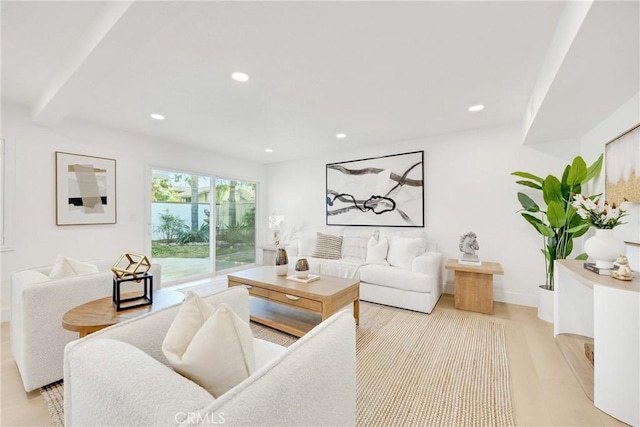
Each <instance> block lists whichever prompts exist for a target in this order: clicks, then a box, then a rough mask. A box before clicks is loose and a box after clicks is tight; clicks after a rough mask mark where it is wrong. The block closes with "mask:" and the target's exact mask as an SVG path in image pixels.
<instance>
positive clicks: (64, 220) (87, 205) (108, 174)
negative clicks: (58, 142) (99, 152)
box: [56, 151, 117, 225]
mask: <svg viewBox="0 0 640 427" xmlns="http://www.w3.org/2000/svg"><path fill="white" fill-rule="evenodd" d="M116 215H117V214H116V161H115V160H114V159H105V158H103V157H94V156H83V155H80V154H72V153H64V152H61V151H56V224H58V225H82V224H115V223H116Z"/></svg>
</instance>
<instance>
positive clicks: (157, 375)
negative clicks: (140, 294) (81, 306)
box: [64, 287, 356, 426]
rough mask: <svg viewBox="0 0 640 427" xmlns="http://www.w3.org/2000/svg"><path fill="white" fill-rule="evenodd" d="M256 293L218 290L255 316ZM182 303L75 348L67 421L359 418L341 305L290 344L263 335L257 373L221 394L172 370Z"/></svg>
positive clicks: (67, 370) (351, 338)
mask: <svg viewBox="0 0 640 427" xmlns="http://www.w3.org/2000/svg"><path fill="white" fill-rule="evenodd" d="M248 299H249V293H248V292H247V289H246V288H244V287H234V288H230V289H226V290H224V291H221V292H218V293H215V294H212V295H209V296H207V297H205V300H206V301H207V302H208V303H209V304H212V305H216V304H220V303H222V302H225V303H227V304H229V305H230V306H231V307H232V309H233V310H234V311H235V312H236V313H237V314H238V315H239V316H240V317H241V318H242V319H243V320H244V321H246V322H248V321H249V300H248ZM178 309H179V306H173V307H168V308H166V309H163V310H158V311H155V312H151V313H149V314H146V315H144V316H141V317H138V318H135V319H132V320H130V321H127V322H123V323H120V324H117V325H114V326H112V327H109V328H106V329H103V330H101V331H98V332H96V333H94V334H91V335H88V336H87V337H85V338H82V339H80V340H77V341H74V342H72V343H70V344H68V345H67V347H66V349H65V359H64V385H65V388H64V404H65V409H64V415H65V425H66V426H74V425H78V426H98V425H99V426H109V425H114V426H124V425H141V426H142V425H144V426H152V425H156V426H160V425H162V426H166V425H178V424H180V425H212V424H221V425H231V426H235V425H241V426H257V425H260V426H276V425H277V426H316V425H318V426H320V425H321V426H342V425H355V418H356V340H355V325H354V320H353V316H352V315H351V314H350V313H349V312H347V311H342V312H339V313H336V314H334V315H333V316H332V317H330V318H329V319H327V320H326V321H324V322H322V323H321V324H320V325H318V326H317V327H315V328H314V329H313V330H312V331H310V332H309V333H308V334H306V335H305V336H304V337H302V338H301V339H299V340H298V341H296V342H295V343H294V344H292V345H291V346H290V347H288V348H284V347H281V346H279V345H276V344H273V343H270V342H267V341H263V340H260V339H254V351H255V355H256V371H255V372H254V373H253V374H252V375H251V376H249V377H248V378H247V379H246V380H244V381H242V382H241V383H240V384H238V385H236V386H235V387H233V388H232V389H231V390H229V391H227V392H226V393H224V394H223V395H221V396H219V397H218V398H217V399H215V398H214V397H213V396H212V395H210V394H209V393H208V392H207V391H205V389H203V388H201V387H200V386H198V385H197V384H195V383H194V382H192V381H190V380H188V379H187V378H185V377H183V376H181V375H179V374H178V373H176V372H175V371H173V370H172V369H171V368H170V367H169V365H168V361H167V360H166V358H165V357H164V354H163V353H162V342H163V340H164V337H165V335H166V333H167V330H168V329H169V327H170V325H171V323H172V321H173V319H174V317H175V315H176V313H177V312H178Z"/></svg>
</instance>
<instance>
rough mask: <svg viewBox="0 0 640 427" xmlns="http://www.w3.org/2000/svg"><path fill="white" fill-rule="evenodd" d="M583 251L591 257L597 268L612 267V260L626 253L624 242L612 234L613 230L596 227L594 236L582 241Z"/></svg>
mask: <svg viewBox="0 0 640 427" xmlns="http://www.w3.org/2000/svg"><path fill="white" fill-rule="evenodd" d="M584 251H585V252H586V253H587V254H588V255H589V257H590V258H593V259H594V260H595V262H596V267H598V268H613V261H615V260H616V259H617V258H618V257H619V256H620V255H625V254H626V253H627V247H626V246H625V244H624V242H623V241H622V240H620V239H618V238H617V237H614V236H613V230H600V229H596V234H595V236H592V237H589V238H588V239H587V241H586V242H584Z"/></svg>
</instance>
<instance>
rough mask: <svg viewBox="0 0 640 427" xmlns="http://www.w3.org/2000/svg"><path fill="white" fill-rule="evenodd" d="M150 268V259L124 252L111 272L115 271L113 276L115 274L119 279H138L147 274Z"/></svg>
mask: <svg viewBox="0 0 640 427" xmlns="http://www.w3.org/2000/svg"><path fill="white" fill-rule="evenodd" d="M123 261H124V263H123ZM125 263H126V264H127V266H126V267H124V264H125ZM150 268H151V262H149V258H147V257H146V256H145V255H141V254H135V253H133V252H123V254H122V255H120V258H118V261H116V263H115V264H113V267H111V271H113V274H115V275H116V276H117V277H118V279H124V278H134V279H136V278H137V277H138V276H144V275H145V274H147V272H148V271H149V269H150Z"/></svg>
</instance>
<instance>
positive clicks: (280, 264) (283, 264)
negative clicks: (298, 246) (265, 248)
mask: <svg viewBox="0 0 640 427" xmlns="http://www.w3.org/2000/svg"><path fill="white" fill-rule="evenodd" d="M288 271H289V258H288V257H287V251H286V250H285V249H284V248H278V253H277V254H276V274H277V275H278V276H286V275H287V272H288Z"/></svg>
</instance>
